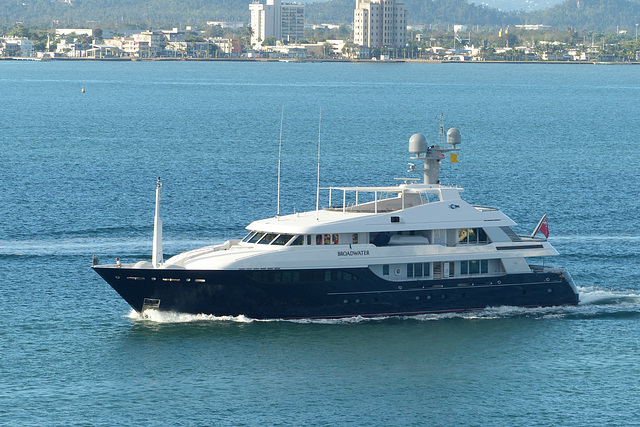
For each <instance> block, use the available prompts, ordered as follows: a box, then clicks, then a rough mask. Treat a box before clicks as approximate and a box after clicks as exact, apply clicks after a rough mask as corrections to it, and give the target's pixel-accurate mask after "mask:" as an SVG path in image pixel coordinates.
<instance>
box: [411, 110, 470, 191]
mask: <svg viewBox="0 0 640 427" xmlns="http://www.w3.org/2000/svg"><path fill="white" fill-rule="evenodd" d="M444 140H445V136H444V120H443V118H442V115H441V116H440V132H439V135H438V144H437V145H435V144H434V145H428V143H427V138H425V136H424V135H422V134H420V133H416V134H414V135H412V136H411V138H410V139H409V152H410V153H413V154H415V157H412V158H411V160H422V161H424V169H416V165H415V164H414V163H409V172H423V174H424V183H425V184H440V162H441V161H442V159H444V153H448V152H450V151H459V150H460V149H459V148H458V144H460V141H461V138H460V131H459V130H458V129H457V128H451V129H449V130H448V131H447V136H446V143H447V144H450V145H451V146H452V147H447V146H446V144H445V141H444Z"/></svg>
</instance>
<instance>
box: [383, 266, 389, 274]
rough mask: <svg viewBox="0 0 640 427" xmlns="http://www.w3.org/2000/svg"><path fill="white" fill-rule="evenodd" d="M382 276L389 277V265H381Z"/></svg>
mask: <svg viewBox="0 0 640 427" xmlns="http://www.w3.org/2000/svg"><path fill="white" fill-rule="evenodd" d="M382 275H383V276H388V275H389V264H383V265H382Z"/></svg>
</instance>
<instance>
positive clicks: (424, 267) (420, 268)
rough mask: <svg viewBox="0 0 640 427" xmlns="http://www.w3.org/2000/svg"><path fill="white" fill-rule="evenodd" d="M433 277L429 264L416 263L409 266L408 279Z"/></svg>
mask: <svg viewBox="0 0 640 427" xmlns="http://www.w3.org/2000/svg"><path fill="white" fill-rule="evenodd" d="M429 276H431V264H430V263H428V262H416V263H411V264H407V277H429Z"/></svg>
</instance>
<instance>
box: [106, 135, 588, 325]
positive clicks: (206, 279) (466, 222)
mask: <svg viewBox="0 0 640 427" xmlns="http://www.w3.org/2000/svg"><path fill="white" fill-rule="evenodd" d="M460 141H461V138H460V132H459V131H458V129H456V128H452V129H449V131H448V132H447V137H446V144H445V143H444V141H440V144H437V145H428V143H427V140H426V138H425V137H424V136H423V135H421V134H416V135H413V136H412V137H411V139H410V141H409V151H410V152H411V153H412V154H413V155H414V157H413V158H412V160H413V161H414V162H416V163H418V162H423V163H424V166H423V168H422V169H416V165H415V164H410V170H409V171H410V172H422V173H423V176H424V180H423V182H422V183H419V182H418V180H417V179H415V178H402V179H400V181H401V183H400V184H399V185H394V186H383V187H332V188H326V189H324V191H325V192H328V193H329V206H328V207H326V208H324V209H316V210H314V211H307V212H300V213H294V214H291V215H286V216H275V217H273V218H267V219H262V220H258V221H255V222H253V223H251V224H249V226H248V227H247V229H248V230H249V233H248V234H247V235H246V236H245V237H244V238H243V239H241V240H231V241H227V242H225V243H223V244H220V245H214V246H207V247H203V248H199V249H194V250H191V251H187V252H183V253H181V254H178V255H175V256H173V257H171V258H169V259H168V260H166V261H164V262H163V261H162V245H161V221H160V219H159V212H160V208H159V204H160V187H161V184H160V182H159V181H158V186H157V189H156V226H155V227H154V252H153V260H152V262H148V261H140V262H138V263H135V264H123V265H122V266H120V267H118V266H116V265H96V266H94V269H95V270H96V271H97V272H98V274H100V275H101V276H102V277H103V278H104V279H105V280H106V281H107V282H108V283H109V284H110V285H111V286H112V287H113V288H114V289H115V290H116V291H117V292H118V293H119V294H120V295H121V296H122V297H123V298H124V299H125V300H126V301H127V302H128V303H129V304H130V305H131V306H132V307H133V308H134V309H135V310H136V311H138V312H142V311H144V310H146V309H158V310H167V311H176V312H186V313H206V314H213V315H219V316H229V315H230V316H237V315H245V316H247V317H251V318H325V317H328V318H331V317H347V316H389V315H412V314H421V313H437V312H449V311H464V310H479V309H483V308H486V307H489V306H502V305H510V306H552V305H564V304H577V303H578V300H579V296H578V291H577V289H576V287H575V285H574V283H573V281H572V279H571V277H570V275H569V274H568V272H566V271H565V270H562V269H559V268H553V267H547V266H541V265H535V264H529V263H528V262H527V258H536V257H545V256H554V255H558V252H557V251H556V250H555V249H554V248H553V246H552V245H551V244H550V243H549V242H548V241H547V239H546V238H538V237H535V236H531V237H524V236H518V235H516V234H515V233H514V232H513V231H512V229H511V227H512V226H514V225H515V223H514V222H513V221H512V220H511V219H510V218H509V217H507V216H506V215H505V214H503V213H502V212H501V211H500V210H499V209H497V208H493V207H488V206H479V205H472V204H469V203H467V202H466V201H464V200H463V199H462V198H461V193H462V191H463V190H462V189H461V188H459V187H453V186H447V185H442V184H440V182H439V167H440V163H441V161H442V160H443V159H444V158H445V154H446V153H449V152H451V154H450V155H453V156H455V152H456V151H458V150H459V148H458V145H459V144H460ZM336 199H339V202H337V204H335V205H334V201H335V200H336ZM158 224H159V225H160V226H159V227H158Z"/></svg>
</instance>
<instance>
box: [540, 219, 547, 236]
mask: <svg viewBox="0 0 640 427" xmlns="http://www.w3.org/2000/svg"><path fill="white" fill-rule="evenodd" d="M540 232H541V233H542V234H544V237H546V238H547V239H548V238H549V223H548V222H547V218H546V217H545V219H543V220H542V224H540Z"/></svg>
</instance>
